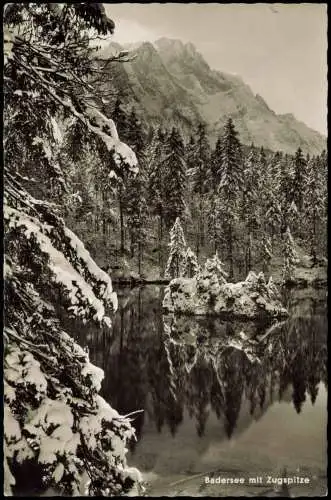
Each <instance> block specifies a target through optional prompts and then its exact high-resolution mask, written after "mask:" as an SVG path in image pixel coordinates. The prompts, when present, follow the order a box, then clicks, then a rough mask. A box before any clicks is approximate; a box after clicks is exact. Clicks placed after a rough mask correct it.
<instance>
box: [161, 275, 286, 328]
mask: <svg viewBox="0 0 331 500" xmlns="http://www.w3.org/2000/svg"><path fill="white" fill-rule="evenodd" d="M163 310H164V312H165V313H176V314H185V315H195V316H221V317H225V316H230V317H237V318H245V319H271V318H284V317H287V316H288V312H287V309H286V308H285V307H284V306H283V305H282V302H281V297H280V294H279V292H278V289H277V287H276V286H275V284H274V282H273V280H272V278H270V279H269V281H268V282H266V280H265V277H264V274H263V273H259V274H258V275H257V274H255V273H254V272H253V271H251V272H250V273H249V274H248V276H247V278H246V279H245V280H244V281H239V282H237V283H228V282H226V281H225V279H224V277H222V276H221V275H217V273H212V274H208V273H206V272H205V271H204V272H203V273H201V274H198V275H197V276H195V277H193V278H183V277H180V278H174V279H173V280H172V281H171V282H170V283H169V285H168V286H167V288H166V290H165V295H164V299H163Z"/></svg>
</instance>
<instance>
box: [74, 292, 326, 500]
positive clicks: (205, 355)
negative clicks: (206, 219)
mask: <svg viewBox="0 0 331 500" xmlns="http://www.w3.org/2000/svg"><path fill="white" fill-rule="evenodd" d="M162 293H163V290H162V288H161V287H156V286H146V287H144V288H140V289H134V290H119V291H118V295H119V310H118V312H117V314H116V317H115V319H114V325H113V333H112V334H109V333H104V332H102V331H98V330H91V331H89V332H88V333H86V332H83V331H82V332H81V333H80V334H79V338H78V340H79V341H80V343H81V344H82V345H88V347H89V351H90V357H91V360H92V361H93V362H94V363H95V364H97V365H98V366H100V367H102V368H103V369H104V371H105V380H104V382H103V388H102V395H103V396H104V397H105V399H106V400H107V401H108V402H109V403H110V404H111V405H112V406H114V407H115V408H116V409H117V410H118V411H119V412H120V413H122V414H128V413H131V412H132V411H135V410H137V409H143V410H144V412H143V413H141V414H139V415H137V416H136V418H135V420H134V422H133V424H134V426H135V428H136V432H137V442H135V443H132V445H131V448H130V452H129V456H128V461H129V464H130V465H133V466H136V467H138V468H139V469H140V470H141V471H142V472H143V475H144V478H145V480H146V482H147V495H149V496H159V495H168V496H171V495H173V496H179V495H185V494H188V495H194V496H204V495H211V496H227V495H240V494H243V495H253V496H254V495H259V494H261V495H264V494H266V495H269V494H270V495H273V494H274V486H273V485H270V484H268V478H267V476H268V475H271V476H272V477H283V476H284V475H285V476H288V477H300V478H301V477H305V478H306V477H308V478H309V483H308V484H300V483H299V484H293V485H291V486H290V487H289V491H290V493H291V495H294V496H295V495H300V494H303V495H308V496H309V495H312V496H313V495H323V494H324V493H325V491H326V466H327V463H326V448H327V444H326V443H327V441H326V425H327V308H326V292H325V290H321V291H318V292H317V291H313V290H305V291H300V292H291V293H290V294H288V295H287V297H286V301H287V302H288V306H289V308H290V311H291V314H290V318H289V319H288V320H287V321H286V322H284V323H280V324H277V325H274V326H273V327H272V328H270V325H262V324H256V323H238V322H221V321H219V320H212V321H197V320H194V319H189V318H180V319H174V318H171V317H165V316H163V315H162V311H161V302H162ZM229 339H235V340H232V341H230V342H229ZM256 339H259V342H256ZM254 340H255V342H254ZM205 476H208V477H209V478H211V477H214V478H217V477H221V478H229V480H231V478H235V477H237V478H244V484H241V485H240V484H236V485H235V484H230V483H229V484H225V485H222V486H221V485H220V484H211V482H209V483H206V479H205ZM256 476H257V477H260V476H261V477H262V482H261V484H252V483H251V484H249V478H250V477H256ZM280 494H281V495H282V496H285V495H286V494H288V490H286V489H284V487H283V489H282V490H281V493H280Z"/></svg>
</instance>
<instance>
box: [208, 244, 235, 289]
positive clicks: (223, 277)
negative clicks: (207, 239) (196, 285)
mask: <svg viewBox="0 0 331 500" xmlns="http://www.w3.org/2000/svg"><path fill="white" fill-rule="evenodd" d="M212 275H215V276H217V279H218V281H219V283H221V284H223V283H226V281H227V278H228V276H229V275H228V273H227V272H226V271H225V269H224V264H223V262H222V261H221V260H220V258H219V257H218V252H217V251H216V252H215V255H214V256H213V257H212V258H211V259H207V260H206V262H205V265H204V269H203V276H204V277H209V276H212Z"/></svg>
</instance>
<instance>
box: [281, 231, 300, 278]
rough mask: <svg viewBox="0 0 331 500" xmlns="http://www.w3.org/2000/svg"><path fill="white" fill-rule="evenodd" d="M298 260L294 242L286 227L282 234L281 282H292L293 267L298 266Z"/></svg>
mask: <svg viewBox="0 0 331 500" xmlns="http://www.w3.org/2000/svg"><path fill="white" fill-rule="evenodd" d="M298 262H299V258H298V254H297V252H296V249H295V244H294V240H293V237H292V234H291V231H290V228H289V227H287V229H286V232H285V234H284V242H283V282H284V283H290V282H292V281H294V279H295V277H294V271H295V266H296V264H298Z"/></svg>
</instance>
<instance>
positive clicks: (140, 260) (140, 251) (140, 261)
mask: <svg viewBox="0 0 331 500" xmlns="http://www.w3.org/2000/svg"><path fill="white" fill-rule="evenodd" d="M141 264H142V244H141V241H140V238H139V242H138V274H139V276H140V275H141Z"/></svg>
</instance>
